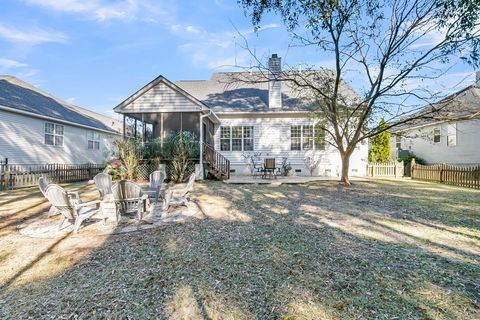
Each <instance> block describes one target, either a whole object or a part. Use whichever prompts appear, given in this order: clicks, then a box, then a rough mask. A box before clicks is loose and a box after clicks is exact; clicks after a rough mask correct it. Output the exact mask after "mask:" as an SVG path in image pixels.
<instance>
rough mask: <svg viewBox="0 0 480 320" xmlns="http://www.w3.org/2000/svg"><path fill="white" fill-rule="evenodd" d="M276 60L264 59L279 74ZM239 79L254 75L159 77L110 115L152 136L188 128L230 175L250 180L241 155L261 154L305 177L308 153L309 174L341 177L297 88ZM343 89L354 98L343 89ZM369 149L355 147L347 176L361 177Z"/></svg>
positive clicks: (254, 75) (308, 104) (331, 150)
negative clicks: (313, 165)
mask: <svg viewBox="0 0 480 320" xmlns="http://www.w3.org/2000/svg"><path fill="white" fill-rule="evenodd" d="M280 66H281V60H280V58H279V57H278V56H277V55H272V57H271V58H270V59H269V69H270V74H273V73H274V72H279V71H280V68H281V67H280ZM237 76H241V77H242V78H247V79H248V78H249V77H250V79H255V78H259V77H258V72H257V73H254V72H250V73H235V72H233V73H232V72H229V73H222V72H221V73H214V74H213V75H212V77H211V79H209V80H193V81H192V80H187V81H177V82H175V83H172V82H170V81H169V80H167V79H166V78H164V77H162V76H160V77H158V78H156V79H154V80H153V81H152V82H150V83H149V84H147V85H146V86H144V87H143V88H142V89H140V90H139V91H137V92H136V93H135V94H133V95H132V96H131V97H129V98H128V99H126V100H125V101H123V102H122V103H121V104H119V105H118V106H117V107H115V109H114V110H115V112H118V113H121V114H123V115H124V118H125V119H127V118H132V119H136V121H139V122H140V123H143V124H144V125H145V126H149V127H150V131H152V132H153V137H160V138H164V137H165V136H166V135H168V134H169V132H172V131H178V130H189V131H192V132H194V133H195V134H196V135H197V136H199V137H201V140H202V141H203V142H204V143H205V144H207V145H210V146H211V147H212V148H213V149H214V150H215V152H216V153H219V154H220V155H222V156H223V157H225V158H226V159H228V160H229V162H230V172H231V173H232V174H249V173H250V171H249V168H248V166H247V164H246V162H245V159H244V156H245V155H248V154H253V153H256V154H260V158H275V159H276V165H277V166H279V165H280V163H281V161H282V159H283V158H287V161H288V162H289V163H290V164H291V166H292V174H294V175H309V174H310V172H309V171H308V169H307V167H306V165H305V161H304V158H305V153H306V152H309V153H312V152H313V153H314V154H316V156H318V157H319V159H320V164H319V166H318V168H317V169H316V170H315V171H314V175H320V176H329V177H337V176H339V175H340V172H341V159H340V155H339V153H338V151H337V150H336V149H335V148H333V147H332V146H330V145H329V144H328V143H326V142H325V137H324V136H323V135H322V134H323V131H321V130H316V128H315V123H316V121H317V120H316V119H315V117H313V116H312V110H314V109H315V108H314V106H313V105H312V102H311V101H310V102H309V101H308V100H307V99H302V97H301V94H300V95H299V94H298V89H296V88H294V87H293V85H292V84H288V83H286V82H284V81H281V79H278V78H277V77H269V80H265V81H251V82H249V81H234V80H233V79H235V78H236V77H237ZM342 90H344V91H345V92H346V93H348V94H349V95H351V96H354V95H355V93H354V92H353V90H352V89H351V88H350V87H348V86H347V85H345V84H344V85H343V87H342ZM367 148H368V147H367V144H362V145H359V147H358V148H357V150H355V152H354V153H353V155H352V157H351V161H350V174H351V175H364V174H365V170H366V164H367V158H368V156H367Z"/></svg>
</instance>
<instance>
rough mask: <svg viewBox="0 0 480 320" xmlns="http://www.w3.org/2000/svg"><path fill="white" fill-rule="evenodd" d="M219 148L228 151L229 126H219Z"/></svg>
mask: <svg viewBox="0 0 480 320" xmlns="http://www.w3.org/2000/svg"><path fill="white" fill-rule="evenodd" d="M220 150H222V151H230V128H229V127H220Z"/></svg>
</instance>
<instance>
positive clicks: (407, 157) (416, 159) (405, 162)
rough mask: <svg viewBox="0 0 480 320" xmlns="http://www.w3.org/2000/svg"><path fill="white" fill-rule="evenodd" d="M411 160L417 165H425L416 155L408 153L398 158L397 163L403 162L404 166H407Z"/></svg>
mask: <svg viewBox="0 0 480 320" xmlns="http://www.w3.org/2000/svg"><path fill="white" fill-rule="evenodd" d="M412 159H415V162H416V163H418V164H427V162H426V161H425V160H424V159H422V158H420V157H417V156H416V155H414V154H413V153H410V154H409V155H408V156H403V157H400V158H398V160H399V161H403V163H404V164H405V165H407V164H409V163H410V162H412Z"/></svg>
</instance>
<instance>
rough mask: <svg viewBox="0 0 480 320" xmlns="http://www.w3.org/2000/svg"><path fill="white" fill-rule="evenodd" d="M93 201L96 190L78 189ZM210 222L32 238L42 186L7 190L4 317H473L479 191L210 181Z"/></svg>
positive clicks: (206, 196)
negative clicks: (25, 228)
mask: <svg viewBox="0 0 480 320" xmlns="http://www.w3.org/2000/svg"><path fill="white" fill-rule="evenodd" d="M67 188H69V189H79V190H81V191H82V193H81V195H82V197H83V198H84V199H86V200H88V199H92V198H94V197H96V194H95V192H94V190H93V188H92V187H81V185H79V184H74V185H70V186H67ZM193 198H194V199H195V201H196V202H197V203H198V204H199V206H200V207H201V208H202V210H203V212H204V214H205V216H206V219H199V220H192V221H189V222H186V223H180V224H169V225H165V226H162V227H160V228H158V229H153V230H149V231H144V232H142V233H130V234H122V235H112V236H92V235H91V234H88V235H86V234H84V235H83V236H82V233H81V232H80V233H79V234H78V235H77V236H71V235H68V236H66V237H64V238H60V239H32V238H27V237H24V236H22V235H20V234H19V233H18V231H17V229H18V228H19V227H21V226H22V224H28V222H29V221H31V219H34V218H36V217H39V216H41V215H43V214H44V211H46V210H47V209H48V205H47V204H46V203H45V202H44V201H43V200H42V198H41V196H40V194H39V193H38V192H37V190H36V189H30V190H26V189H25V190H18V191H15V192H12V193H2V194H0V243H1V247H0V285H1V292H0V317H2V318H15V319H17V318H28V317H31V318H35V319H39V318H70V317H72V318H82V319H83V318H135V319H144V318H161V319H163V318H170V319H189V318H190V319H198V318H212V319H253V318H257V319H271V318H284V317H287V316H288V318H289V319H349V318H352V319H353V318H355V319H357V318H378V319H392V318H402V319H421V318H423V319H455V318H456V319H473V318H479V316H480V313H479V312H480V302H479V299H480V280H479V279H480V276H479V275H480V259H479V258H480V222H479V220H480V192H479V191H474V190H468V189H460V188H454V187H449V186H443V185H436V184H430V183H420V182H412V181H408V180H407V181H393V180H375V181H370V182H358V183H356V184H355V185H354V186H352V187H350V188H343V187H341V186H339V185H338V184H337V183H334V182H317V183H310V184H306V185H282V186H256V185H244V186H235V185H226V184H223V183H220V182H213V181H206V182H204V183H198V184H196V187H195V192H194V195H193Z"/></svg>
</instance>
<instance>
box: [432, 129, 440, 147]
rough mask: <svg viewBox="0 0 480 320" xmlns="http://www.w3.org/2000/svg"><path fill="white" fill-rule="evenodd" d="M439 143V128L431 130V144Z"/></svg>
mask: <svg viewBox="0 0 480 320" xmlns="http://www.w3.org/2000/svg"><path fill="white" fill-rule="evenodd" d="M440 141H441V135H440V128H434V129H433V142H434V143H438V142H440Z"/></svg>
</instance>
